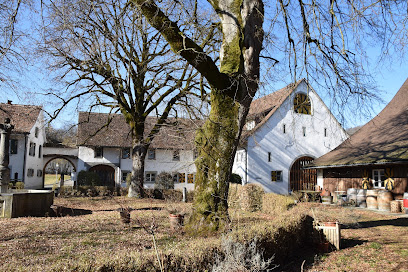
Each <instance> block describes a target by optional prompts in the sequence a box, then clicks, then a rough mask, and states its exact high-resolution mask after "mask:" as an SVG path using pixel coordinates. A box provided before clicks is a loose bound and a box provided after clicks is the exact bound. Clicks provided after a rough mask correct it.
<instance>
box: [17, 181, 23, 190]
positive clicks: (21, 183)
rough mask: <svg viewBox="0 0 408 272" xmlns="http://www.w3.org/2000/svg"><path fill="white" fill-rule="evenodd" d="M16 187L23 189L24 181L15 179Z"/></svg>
mask: <svg viewBox="0 0 408 272" xmlns="http://www.w3.org/2000/svg"><path fill="white" fill-rule="evenodd" d="M16 189H20V190H22V189H24V182H21V181H17V182H16Z"/></svg>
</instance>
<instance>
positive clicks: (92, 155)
mask: <svg viewBox="0 0 408 272" xmlns="http://www.w3.org/2000/svg"><path fill="white" fill-rule="evenodd" d="M78 119H79V120H78V121H79V122H78V140H77V145H78V147H79V151H78V168H77V171H78V172H79V171H81V170H85V171H94V172H96V173H98V175H99V176H100V178H101V180H102V182H103V183H104V184H105V185H109V186H120V185H124V182H125V180H126V176H127V175H128V174H129V173H130V172H131V169H132V159H131V158H132V154H131V152H132V151H131V146H132V139H131V134H130V127H129V125H128V124H127V123H126V121H125V119H124V117H123V115H121V114H105V113H89V112H80V113H79V118H78ZM155 122H156V119H155V118H154V117H148V118H147V121H146V125H145V126H146V128H145V133H149V132H150V130H151V129H152V127H153V125H154V123H155ZM170 122H175V124H167V125H163V126H162V127H161V129H160V132H159V133H158V134H157V135H156V137H155V138H154V140H153V141H152V143H151V144H150V149H149V150H148V153H147V156H146V160H145V187H146V188H152V187H153V186H154V183H155V181H156V178H157V175H158V174H160V173H161V172H167V173H170V174H172V175H173V179H174V181H175V188H183V187H186V188H187V189H188V190H192V189H194V179H195V173H196V168H195V165H194V159H195V153H194V151H193V150H194V136H195V131H196V129H197V128H198V127H199V126H201V124H202V121H192V120H187V119H177V120H173V119H171V120H170Z"/></svg>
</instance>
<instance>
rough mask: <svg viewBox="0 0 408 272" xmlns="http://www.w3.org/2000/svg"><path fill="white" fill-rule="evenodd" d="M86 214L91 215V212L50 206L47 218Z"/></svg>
mask: <svg viewBox="0 0 408 272" xmlns="http://www.w3.org/2000/svg"><path fill="white" fill-rule="evenodd" d="M86 214H92V211H91V210H85V209H74V208H68V207H63V206H57V205H52V206H51V208H50V210H49V212H48V216H49V217H63V216H80V215H86Z"/></svg>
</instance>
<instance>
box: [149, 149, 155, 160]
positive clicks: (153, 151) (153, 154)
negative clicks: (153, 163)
mask: <svg viewBox="0 0 408 272" xmlns="http://www.w3.org/2000/svg"><path fill="white" fill-rule="evenodd" d="M147 159H148V160H155V159H156V149H149V150H147Z"/></svg>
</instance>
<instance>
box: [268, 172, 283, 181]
mask: <svg viewBox="0 0 408 272" xmlns="http://www.w3.org/2000/svg"><path fill="white" fill-rule="evenodd" d="M282 180H283V177H282V171H271V181H273V182H276V181H282Z"/></svg>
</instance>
